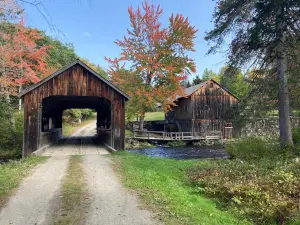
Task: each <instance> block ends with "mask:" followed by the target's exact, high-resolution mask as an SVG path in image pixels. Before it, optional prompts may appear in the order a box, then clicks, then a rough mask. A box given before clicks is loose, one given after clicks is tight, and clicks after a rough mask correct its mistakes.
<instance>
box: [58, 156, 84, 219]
mask: <svg viewBox="0 0 300 225" xmlns="http://www.w3.org/2000/svg"><path fill="white" fill-rule="evenodd" d="M85 199H86V191H85V183H84V180H83V168H82V156H72V157H71V158H70V161H69V166H68V169H67V174H66V177H65V178H64V180H63V184H62V190H61V199H60V208H59V210H58V211H57V214H58V215H56V216H55V218H56V221H55V222H54V224H55V225H75V224H82V222H83V221H84V219H85V210H84V209H85V207H86V204H85Z"/></svg>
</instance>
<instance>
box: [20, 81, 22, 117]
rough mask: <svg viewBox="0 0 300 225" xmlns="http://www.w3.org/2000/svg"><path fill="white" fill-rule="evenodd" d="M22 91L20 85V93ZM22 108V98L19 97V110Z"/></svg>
mask: <svg viewBox="0 0 300 225" xmlns="http://www.w3.org/2000/svg"><path fill="white" fill-rule="evenodd" d="M21 91H22V85H20V86H19V94H20V93H21ZM21 110H22V98H19V112H21Z"/></svg>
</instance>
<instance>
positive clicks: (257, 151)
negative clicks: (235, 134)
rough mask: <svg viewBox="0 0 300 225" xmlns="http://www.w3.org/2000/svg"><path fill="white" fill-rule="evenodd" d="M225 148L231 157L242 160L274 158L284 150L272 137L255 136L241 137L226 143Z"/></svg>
mask: <svg viewBox="0 0 300 225" xmlns="http://www.w3.org/2000/svg"><path fill="white" fill-rule="evenodd" d="M225 150H226V152H227V153H228V154H229V155H230V156H231V157H232V158H238V159H243V160H259V159H262V158H266V157H267V158H274V157H277V156H278V155H280V154H283V153H284V152H285V150H284V149H281V148H280V144H279V142H278V141H274V140H272V139H267V140H263V139H261V138H257V137H249V138H243V139H240V140H237V141H234V142H230V143H228V144H226V146H225Z"/></svg>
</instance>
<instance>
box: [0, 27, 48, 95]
mask: <svg viewBox="0 0 300 225" xmlns="http://www.w3.org/2000/svg"><path fill="white" fill-rule="evenodd" d="M3 23H5V22H3ZM2 25H3V24H2ZM16 29H17V30H16V32H15V33H7V32H5V31H3V30H2V31H0V41H1V43H0V93H1V94H3V95H5V96H10V95H16V94H17V93H18V92H20V90H21V87H22V85H26V84H31V83H36V82H38V81H39V80H40V79H39V75H40V74H42V73H44V71H45V70H46V69H47V65H46V57H47V49H48V48H50V46H42V47H38V46H37V44H36V42H37V41H38V40H40V39H41V36H40V34H39V32H38V30H37V29H27V28H26V27H24V24H23V22H22V21H21V22H20V23H19V24H18V25H17V27H16Z"/></svg>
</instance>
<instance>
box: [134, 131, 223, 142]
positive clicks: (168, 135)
mask: <svg viewBox="0 0 300 225" xmlns="http://www.w3.org/2000/svg"><path fill="white" fill-rule="evenodd" d="M133 138H135V139H143V140H217V139H222V134H221V132H220V134H217V133H216V134H214V135H211V136H209V135H203V134H201V133H194V134H193V132H165V131H137V130H135V131H133Z"/></svg>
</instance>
